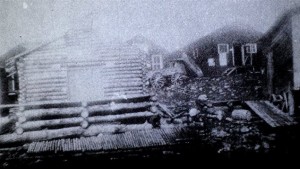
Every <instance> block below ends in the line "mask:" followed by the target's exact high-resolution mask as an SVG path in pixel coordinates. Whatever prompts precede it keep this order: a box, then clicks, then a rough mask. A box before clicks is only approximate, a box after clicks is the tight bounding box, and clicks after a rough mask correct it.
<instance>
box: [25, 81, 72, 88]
mask: <svg viewBox="0 0 300 169" xmlns="http://www.w3.org/2000/svg"><path fill="white" fill-rule="evenodd" d="M66 86H68V83H67V82H61V83H42V84H31V85H25V88H26V89H43V88H51V87H52V88H53V87H56V88H60V87H66Z"/></svg>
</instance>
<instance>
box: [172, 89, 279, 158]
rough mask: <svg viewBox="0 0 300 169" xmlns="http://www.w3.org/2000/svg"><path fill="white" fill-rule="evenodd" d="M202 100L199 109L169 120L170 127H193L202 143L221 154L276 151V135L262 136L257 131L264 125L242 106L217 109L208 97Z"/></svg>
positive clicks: (233, 104) (219, 106)
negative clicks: (180, 125)
mask: <svg viewBox="0 0 300 169" xmlns="http://www.w3.org/2000/svg"><path fill="white" fill-rule="evenodd" d="M200 98H201V99H199V100H197V101H196V103H197V107H193V108H190V110H189V111H188V112H187V113H185V114H182V115H181V116H180V117H178V118H176V119H168V120H167V123H169V124H170V123H173V124H182V125H186V126H191V127H194V129H195V130H197V132H198V133H200V135H201V139H202V141H203V142H204V143H206V144H210V145H212V146H213V147H214V148H216V151H217V152H219V153H221V152H230V151H234V150H244V151H254V152H268V151H269V150H270V149H272V148H273V147H274V144H273V142H274V140H275V137H276V135H275V134H274V133H271V134H270V133H269V134H267V135H265V134H264V133H262V132H261V131H260V130H259V129H258V124H259V123H261V121H260V120H258V118H257V117H255V116H253V114H252V113H251V112H250V111H249V110H247V109H244V107H243V106H242V105H241V104H239V103H237V104H236V103H232V102H228V104H226V105H225V106H224V105H218V106H215V105H213V104H212V103H211V102H210V101H208V100H207V99H205V95H202V96H201V97H200Z"/></svg>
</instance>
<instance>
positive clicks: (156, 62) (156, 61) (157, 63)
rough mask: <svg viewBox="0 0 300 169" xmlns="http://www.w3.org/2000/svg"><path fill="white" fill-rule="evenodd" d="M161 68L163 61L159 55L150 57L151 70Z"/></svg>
mask: <svg viewBox="0 0 300 169" xmlns="http://www.w3.org/2000/svg"><path fill="white" fill-rule="evenodd" d="M162 68H163V61H162V56H161V55H152V69H153V70H158V69H162Z"/></svg>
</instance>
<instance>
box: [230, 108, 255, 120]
mask: <svg viewBox="0 0 300 169" xmlns="http://www.w3.org/2000/svg"><path fill="white" fill-rule="evenodd" d="M231 117H232V118H233V119H236V120H247V121H250V120H251V118H252V115H251V112H250V111H249V110H246V109H236V110H233V111H232V113H231Z"/></svg>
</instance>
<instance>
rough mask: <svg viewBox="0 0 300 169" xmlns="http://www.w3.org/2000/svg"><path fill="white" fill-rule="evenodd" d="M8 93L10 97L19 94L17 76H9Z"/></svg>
mask: <svg viewBox="0 0 300 169" xmlns="http://www.w3.org/2000/svg"><path fill="white" fill-rule="evenodd" d="M8 92H9V95H14V94H16V92H17V79H16V74H11V75H9V76H8Z"/></svg>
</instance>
